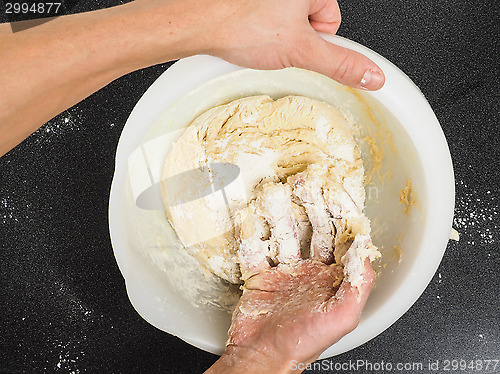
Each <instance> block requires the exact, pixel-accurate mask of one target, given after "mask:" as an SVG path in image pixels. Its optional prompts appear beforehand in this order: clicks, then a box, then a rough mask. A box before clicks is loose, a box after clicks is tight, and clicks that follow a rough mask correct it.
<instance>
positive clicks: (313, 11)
mask: <svg viewBox="0 0 500 374" xmlns="http://www.w3.org/2000/svg"><path fill="white" fill-rule="evenodd" d="M340 22H341V16H340V8H339V5H338V3H337V1H336V0H313V1H312V2H311V6H310V9H309V23H310V24H311V26H312V28H313V29H314V30H316V31H321V32H326V33H329V34H335V33H336V32H337V30H338V29H339V27H340Z"/></svg>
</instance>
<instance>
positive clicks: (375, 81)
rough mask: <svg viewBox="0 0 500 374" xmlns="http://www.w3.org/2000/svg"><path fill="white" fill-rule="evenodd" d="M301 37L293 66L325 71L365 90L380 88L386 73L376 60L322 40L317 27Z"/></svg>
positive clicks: (339, 79) (331, 76)
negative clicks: (316, 29)
mask: <svg viewBox="0 0 500 374" xmlns="http://www.w3.org/2000/svg"><path fill="white" fill-rule="evenodd" d="M309 31H310V32H306V33H303V34H301V35H299V36H298V39H299V40H298V41H296V42H295V44H296V46H297V47H296V49H295V51H296V53H295V54H294V56H292V57H291V61H292V65H293V66H295V67H299V68H304V69H309V70H313V71H316V72H318V73H321V74H324V75H326V76H328V77H330V78H332V79H334V80H336V81H337V82H339V83H342V84H345V85H347V86H351V87H355V88H361V89H364V90H378V89H380V88H382V86H383V85H384V82H385V76H384V73H383V72H382V69H380V67H379V66H377V65H376V64H375V63H374V62H373V61H371V60H370V59H369V58H368V57H366V56H363V55H362V54H361V53H358V52H356V51H353V50H350V49H347V48H343V47H340V46H337V45H335V44H332V43H330V42H327V41H326V40H324V39H322V38H321V37H320V36H319V35H318V34H317V33H316V32H315V31H314V30H309Z"/></svg>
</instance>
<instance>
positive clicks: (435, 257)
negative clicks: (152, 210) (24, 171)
mask: <svg viewBox="0 0 500 374" xmlns="http://www.w3.org/2000/svg"><path fill="white" fill-rule="evenodd" d="M322 37H324V38H325V39H326V40H327V41H329V42H331V43H334V44H337V45H340V46H343V47H346V48H349V49H353V50H355V51H358V52H360V53H362V54H364V55H366V56H367V57H369V58H370V59H372V60H373V61H374V62H375V63H376V64H378V65H379V66H380V67H381V68H382V69H383V71H384V73H385V75H386V83H385V85H384V87H383V88H382V89H381V90H379V91H375V92H372V93H370V94H371V95H372V96H373V97H374V98H375V99H377V100H378V101H380V102H381V103H383V104H384V105H385V106H386V107H387V108H391V112H392V114H394V115H395V116H396V118H398V119H399V118H401V117H405V119H406V121H405V122H403V121H400V122H401V124H402V125H403V128H404V129H405V131H406V132H407V134H408V136H409V137H410V139H411V140H412V141H413V143H414V146H415V149H416V152H417V154H418V157H419V158H420V160H421V162H422V165H425V168H424V177H425V187H426V190H427V191H432V194H431V193H428V194H427V206H426V208H427V212H428V213H427V216H426V218H427V220H426V224H425V230H424V235H423V237H422V242H421V251H420V252H419V253H418V254H417V256H416V258H415V260H414V262H413V265H412V266H411V268H410V272H409V273H408V275H407V277H405V279H404V281H403V282H402V283H400V284H399V286H398V287H397V289H396V290H395V291H394V293H393V294H392V295H391V296H390V298H389V300H388V302H387V303H385V304H384V305H382V306H381V307H380V308H378V309H377V310H376V311H375V312H373V313H372V314H371V315H370V316H369V317H368V318H365V319H363V320H362V321H361V322H360V324H359V327H358V328H357V329H355V330H354V331H353V332H351V333H350V334H348V335H346V336H345V337H344V338H342V339H341V340H340V341H339V342H338V343H336V344H335V345H333V346H331V347H330V348H328V349H327V350H326V351H325V352H323V354H322V355H321V356H320V358H327V357H331V356H334V355H338V354H341V353H343V352H346V351H349V350H351V349H353V348H356V347H358V346H360V345H362V344H364V343H366V342H368V341H369V340H371V339H373V338H374V337H375V336H377V335H379V334H380V333H382V332H383V331H384V330H386V329H387V328H389V327H390V326H391V325H392V324H393V323H394V322H396V321H397V320H398V319H399V318H400V317H401V316H402V315H403V314H404V313H406V311H407V310H408V309H409V308H410V307H411V306H412V305H413V304H414V303H415V302H416V301H417V300H418V298H419V297H420V295H421V294H422V293H423V292H424V290H425V289H426V287H427V285H428V284H429V282H430V281H431V280H432V277H433V276H434V274H435V272H436V271H437V269H438V267H439V264H440V262H441V259H442V257H443V255H444V252H445V250H446V244H447V242H448V239H449V230H450V229H451V225H452V220H453V211H454V203H455V189H454V185H455V184H454V174H453V165H452V160H451V155H450V152H449V148H448V144H447V142H446V138H445V136H444V133H443V131H442V129H441V126H440V124H439V122H438V120H437V118H436V116H435V114H434V112H433V110H432V108H431V106H430V104H429V103H428V102H427V100H426V99H425V97H424V95H423V94H422V92H421V91H420V90H419V89H418V87H417V86H416V85H415V84H414V83H413V82H412V81H411V79H410V78H409V77H407V76H406V75H405V74H404V73H403V72H402V71H401V70H399V69H398V68H397V67H396V66H395V65H394V64H392V63H391V62H389V61H388V60H387V59H385V58H383V57H382V56H380V55H379V54H377V53H375V52H374V51H372V50H370V49H368V48H366V47H364V46H362V45H360V44H358V43H356V42H353V41H351V40H348V39H345V38H342V37H339V36H332V35H326V34H322ZM241 69H243V68H242V67H239V66H236V65H233V64H230V63H228V62H226V61H224V60H221V59H218V58H216V57H212V56H202V55H198V56H193V57H188V58H185V59H182V60H179V61H178V62H176V63H174V64H173V65H172V66H171V67H170V68H168V69H167V70H166V71H165V72H164V73H163V74H162V75H161V76H160V77H158V79H157V80H156V81H155V82H154V83H153V84H152V85H151V86H150V87H149V88H148V90H147V91H146V92H145V93H144V95H143V96H142V97H141V98H140V99H139V101H138V102H137V104H136V105H135V107H134V109H133V110H132V112H131V114H130V116H129V118H128V119H127V122H126V123H125V126H124V128H123V132H122V134H121V136H120V139H119V142H118V146H117V150H116V158H115V171H114V175H113V180H112V183H111V190H110V197H109V205H108V219H109V232H110V238H111V244H112V247H113V252H114V255H115V258H116V261H117V264H118V267H119V269H120V271H121V273H122V275H123V277H124V279H125V284H126V289H127V294H128V296H129V299H130V301H131V303H132V305H133V306H134V308H135V309H136V310H137V312H138V313H139V314H140V315H141V316H142V317H143V318H144V319H145V320H147V321H148V322H149V323H151V324H152V325H153V326H156V327H158V328H160V329H162V330H163V331H166V332H169V333H172V332H170V331H167V330H165V329H163V328H162V327H161V325H160V324H159V323H158V321H155V320H154V319H152V318H151V317H150V316H148V312H147V311H146V309H145V308H143V306H142V305H141V303H142V302H143V300H144V297H145V296H144V295H141V296H139V295H138V292H139V290H138V287H139V285H138V284H135V283H134V281H131V280H130V277H128V274H129V273H128V267H127V259H126V256H125V254H124V252H123V251H122V250H121V248H124V246H126V245H127V243H126V240H125V239H124V232H123V230H124V229H123V216H122V212H121V204H120V201H121V197H122V193H123V186H124V184H125V180H126V175H127V167H126V165H127V162H126V161H127V160H128V156H129V155H130V153H131V152H132V151H133V150H134V149H136V148H137V146H138V145H139V142H140V139H142V138H143V137H144V135H145V134H146V132H147V130H148V128H149V126H150V125H152V124H153V123H154V122H155V121H156V119H157V118H158V117H159V116H160V115H161V114H162V113H163V112H164V111H165V110H166V109H167V108H168V107H169V106H170V105H171V104H172V103H173V102H175V101H176V100H177V99H178V98H181V97H182V96H184V95H185V94H187V93H188V92H190V91H191V90H193V89H195V88H197V87H198V86H200V85H201V84H203V83H205V82H208V81H210V80H212V79H214V78H218V77H220V76H222V75H225V74H228V73H231V72H234V71H238V70H241ZM186 71H189V72H190V73H189V74H188V75H187V76H186V74H185V72H186ZM166 87H167V88H169V89H170V90H169V94H168V95H167V97H165V88H166ZM172 87H175V91H174V90H172ZM401 93H404V94H401ZM408 103H411V113H412V116H411V118H409V117H408V114H405V111H408V109H407V108H408ZM392 108H395V109H394V111H393V109H392ZM438 181H439V182H438ZM443 227H446V228H448V231H447V230H444V229H443ZM417 270H418V271H417ZM390 301H394V303H391V302H390ZM360 332H362V333H360ZM179 337H180V338H181V339H183V340H185V341H186V342H188V343H190V344H192V345H194V346H196V347H198V348H200V349H203V350H206V351H209V352H212V353H220V347H216V346H214V345H213V344H210V343H207V342H204V341H200V340H198V339H196V338H195V337H185V336H184V337H183V336H179Z"/></svg>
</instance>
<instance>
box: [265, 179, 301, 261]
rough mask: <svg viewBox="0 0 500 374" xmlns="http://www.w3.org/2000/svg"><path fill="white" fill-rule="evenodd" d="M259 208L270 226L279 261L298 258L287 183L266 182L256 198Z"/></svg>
mask: <svg viewBox="0 0 500 374" xmlns="http://www.w3.org/2000/svg"><path fill="white" fill-rule="evenodd" d="M257 203H258V204H259V210H260V212H261V213H262V215H263V217H265V219H266V220H267V222H268V223H269V226H270V227H271V243H272V245H273V246H274V248H275V250H276V254H277V258H278V261H279V262H280V263H291V262H296V261H298V260H299V259H300V242H299V235H298V229H297V224H296V222H295V219H294V217H293V214H292V204H291V190H290V187H289V186H288V185H284V184H281V183H268V184H265V185H264V186H263V187H262V191H261V193H260V194H259V196H258V198H257Z"/></svg>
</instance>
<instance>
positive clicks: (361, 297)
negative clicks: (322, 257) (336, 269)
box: [327, 258, 374, 336]
mask: <svg viewBox="0 0 500 374" xmlns="http://www.w3.org/2000/svg"><path fill="white" fill-rule="evenodd" d="M373 281H374V272H373V269H372V267H371V262H370V260H369V259H368V258H367V259H365V261H364V269H363V283H362V284H361V286H360V287H355V286H353V285H352V284H351V283H349V282H347V281H346V280H344V281H343V282H342V284H341V286H340V288H339V290H338V291H337V293H336V294H335V296H334V297H333V298H332V299H331V300H330V303H329V305H328V306H327V312H328V313H330V314H331V317H332V318H333V319H334V320H335V323H336V324H337V326H340V327H342V328H343V329H344V331H343V333H342V336H343V335H345V334H348V333H349V332H351V331H352V330H354V329H355V328H356V327H357V326H358V323H359V319H360V317H361V312H362V311H363V308H364V307H365V304H366V301H367V300H368V296H369V295H370V292H371V290H372V288H373Z"/></svg>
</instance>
